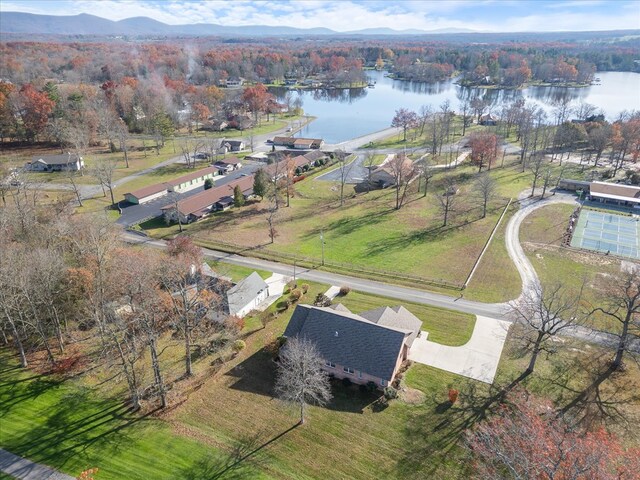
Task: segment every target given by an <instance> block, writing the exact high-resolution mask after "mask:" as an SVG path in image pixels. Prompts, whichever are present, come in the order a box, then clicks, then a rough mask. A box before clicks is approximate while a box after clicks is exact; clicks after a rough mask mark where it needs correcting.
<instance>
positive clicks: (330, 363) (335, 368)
mask: <svg viewBox="0 0 640 480" xmlns="http://www.w3.org/2000/svg"><path fill="white" fill-rule="evenodd" d="M421 326H422V322H421V321H420V319H418V318H416V317H415V316H414V315H413V314H412V313H411V312H409V311H408V310H407V309H406V308H404V307H401V306H398V307H394V308H389V307H382V308H377V309H375V310H370V311H367V312H363V313H361V314H359V315H356V314H354V313H352V312H351V311H349V309H347V308H346V307H345V306H343V305H341V304H338V305H333V306H331V307H314V306H311V305H298V306H297V307H296V309H295V311H294V312H293V315H292V316H291V320H289V324H288V325H287V328H286V329H285V331H284V336H285V337H287V338H293V337H300V338H305V339H307V340H309V341H311V342H312V343H313V344H314V345H315V347H316V348H317V349H318V352H319V353H320V355H321V356H322V358H323V359H324V361H325V367H324V369H325V371H326V372H327V373H329V374H330V375H332V376H335V377H336V378H348V379H349V380H351V381H352V382H354V383H358V384H362V385H366V384H367V383H369V382H373V383H374V384H375V385H376V386H378V388H384V387H385V386H387V385H389V384H391V383H392V382H393V380H394V379H395V377H396V374H397V373H398V370H399V369H400V366H401V365H402V363H403V362H404V361H406V360H407V358H408V355H409V349H410V348H411V345H412V344H413V341H414V340H415V339H416V337H418V336H419V335H420V328H421Z"/></svg>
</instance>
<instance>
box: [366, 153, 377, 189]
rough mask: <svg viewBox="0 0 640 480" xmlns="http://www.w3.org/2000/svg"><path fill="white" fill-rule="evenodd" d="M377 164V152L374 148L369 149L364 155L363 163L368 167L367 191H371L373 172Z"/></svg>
mask: <svg viewBox="0 0 640 480" xmlns="http://www.w3.org/2000/svg"><path fill="white" fill-rule="evenodd" d="M375 164H376V152H375V151H374V150H370V151H368V152H367V153H366V154H365V156H364V161H363V165H364V168H366V169H367V193H368V192H371V173H372V172H373V168H374V167H375Z"/></svg>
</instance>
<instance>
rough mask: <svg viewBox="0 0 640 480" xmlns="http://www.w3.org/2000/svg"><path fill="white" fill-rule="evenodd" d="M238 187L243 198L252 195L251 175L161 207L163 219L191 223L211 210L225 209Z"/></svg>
mask: <svg viewBox="0 0 640 480" xmlns="http://www.w3.org/2000/svg"><path fill="white" fill-rule="evenodd" d="M236 186H238V187H240V191H241V192H242V194H243V196H244V198H245V199H248V198H250V197H251V196H252V195H253V175H249V176H246V177H240V178H238V179H236V180H232V181H231V182H229V183H227V184H225V185H221V186H219V187H215V188H210V189H209V190H204V191H202V192H200V193H196V194H195V195H192V196H191V197H188V198H184V199H182V200H179V201H178V202H177V204H175V203H173V204H170V205H166V206H164V207H162V212H163V216H164V219H165V221H166V222H167V223H171V222H177V221H178V220H180V222H181V223H191V222H195V221H197V220H200V219H201V218H204V217H206V216H207V215H209V214H210V213H212V212H216V211H221V210H227V209H228V208H230V207H232V206H233V200H234V199H233V194H234V189H235V187H236Z"/></svg>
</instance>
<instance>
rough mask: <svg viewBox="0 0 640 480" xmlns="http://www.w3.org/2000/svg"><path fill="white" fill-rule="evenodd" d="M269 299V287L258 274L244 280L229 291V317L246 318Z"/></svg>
mask: <svg viewBox="0 0 640 480" xmlns="http://www.w3.org/2000/svg"><path fill="white" fill-rule="evenodd" d="M267 297H269V285H267V282H265V281H264V280H263V279H262V277H261V276H260V275H258V273H257V272H253V273H252V274H251V275H249V276H248V277H246V278H244V279H242V280H241V281H240V282H238V283H237V284H236V285H234V286H233V287H231V288H230V289H229V290H228V291H227V304H228V305H229V315H235V316H237V317H244V316H245V315H247V314H248V313H249V312H250V311H251V310H255V309H256V307H257V306H258V305H260V303H262V302H263V301H265V300H266V299H267Z"/></svg>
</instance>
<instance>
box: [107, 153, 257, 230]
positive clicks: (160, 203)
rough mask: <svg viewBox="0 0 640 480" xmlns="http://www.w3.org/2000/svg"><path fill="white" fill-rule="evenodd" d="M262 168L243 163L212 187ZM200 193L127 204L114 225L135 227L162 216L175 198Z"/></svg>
mask: <svg viewBox="0 0 640 480" xmlns="http://www.w3.org/2000/svg"><path fill="white" fill-rule="evenodd" d="M263 166H264V165H263V164H261V163H259V162H247V161H243V167H242V168H240V169H239V170H236V171H234V172H231V173H229V174H227V175H221V176H217V177H214V181H215V185H214V187H219V186H221V185H225V184H227V183H229V182H231V181H232V180H235V179H237V178H240V177H242V176H245V175H251V174H252V173H253V172H255V171H256V170H258V169H259V168H261V167H263ZM202 191H204V187H199V188H195V189H193V190H190V191H188V192H184V193H169V194H167V195H166V196H164V197H160V198H156V199H155V200H152V201H150V202H147V203H143V204H142V205H131V204H128V205H127V206H125V207H123V208H122V215H121V216H120V218H118V220H117V221H116V223H118V224H119V225H124V226H127V227H128V226H131V225H136V224H138V223H140V222H142V221H144V220H147V219H150V218H155V217H159V216H160V215H162V207H164V206H166V205H170V204H171V203H173V202H174V201H175V199H176V197H177V198H178V200H182V199H183V198H187V197H191V196H192V195H195V194H196V193H200V192H202ZM122 203H124V202H122Z"/></svg>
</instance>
